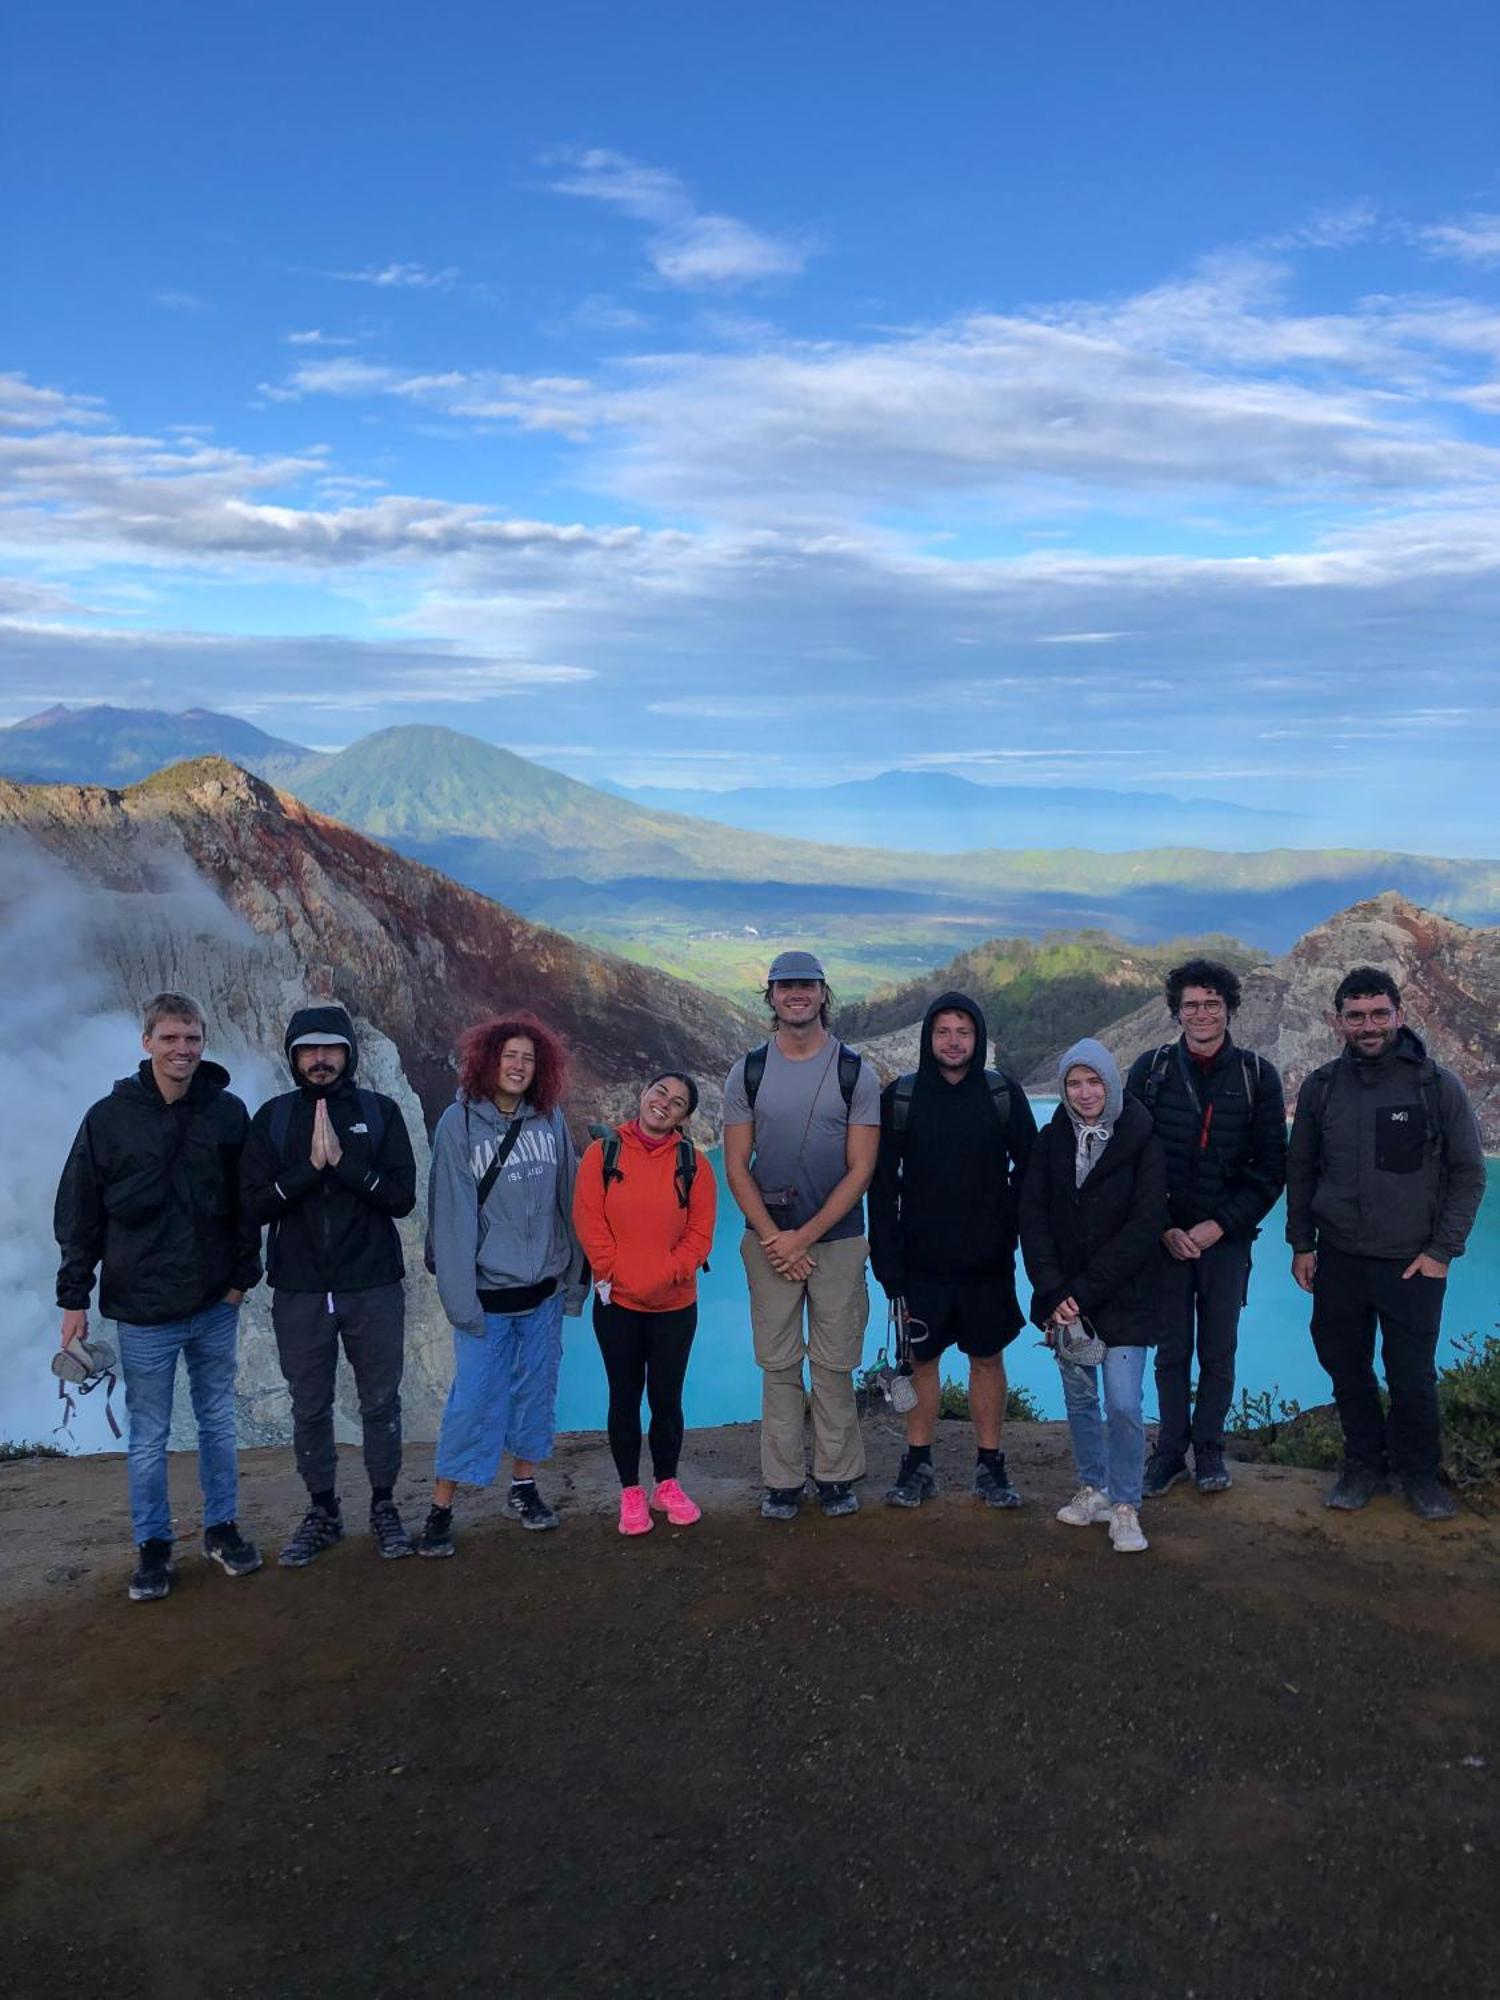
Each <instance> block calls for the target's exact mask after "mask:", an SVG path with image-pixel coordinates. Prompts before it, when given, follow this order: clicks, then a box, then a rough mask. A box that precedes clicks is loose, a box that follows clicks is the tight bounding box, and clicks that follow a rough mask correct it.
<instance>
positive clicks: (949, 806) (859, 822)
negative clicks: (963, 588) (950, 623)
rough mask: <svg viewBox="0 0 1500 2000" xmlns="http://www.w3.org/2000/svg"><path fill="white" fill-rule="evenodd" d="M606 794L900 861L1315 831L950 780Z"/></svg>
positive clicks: (1077, 793)
mask: <svg viewBox="0 0 1500 2000" xmlns="http://www.w3.org/2000/svg"><path fill="white" fill-rule="evenodd" d="M599 789H600V790H601V791H607V792H613V793H614V794H615V796H616V797H617V798H622V799H629V800H630V801H631V802H632V803H633V804H635V805H642V806H653V807H655V808H656V809H657V810H658V811H662V812H678V813H692V814H694V815H696V816H697V817H698V818H699V819H709V820H714V821H716V822H718V823H719V824H720V825H722V826H738V827H743V828H744V829H745V830H746V831H748V832H751V833H775V834H781V835H784V836H792V837H794V838H796V839H798V840H818V841H834V842H838V843H842V844H844V845H853V846H856V847H897V848H900V849H901V850H902V851H903V852H913V853H928V854H956V853H958V852H960V851H961V850H963V849H967V848H975V847H1040V846H1053V845H1063V844H1065V845H1067V846H1068V847H1091V848H1096V849H1097V850H1098V851H1099V852H1101V853H1104V854H1118V853H1123V852H1125V851H1126V850H1128V849H1131V848H1139V847H1163V846H1166V847H1176V846H1183V845H1189V844H1190V845H1192V846H1194V847H1208V848H1230V849H1233V848H1240V847H1247V846H1257V845H1270V844H1272V843H1273V842H1274V843H1275V844H1276V845H1278V846H1284V845H1285V844H1286V843H1287V842H1288V841H1289V840H1292V839H1295V838H1296V837H1297V835H1298V832H1299V830H1302V831H1305V830H1306V829H1307V828H1308V827H1309V826H1310V824H1311V822H1310V821H1309V820H1307V819H1305V818H1303V817H1301V816H1299V815H1297V814H1294V813H1283V812H1269V811H1264V810H1262V809H1260V808H1257V807H1255V806H1241V805H1234V804H1232V803H1231V802H1230V801H1229V800H1227V799H1212V798H1204V799H1180V798H1175V797H1173V796H1172V795H1170V794H1169V793H1166V792H1121V791H1099V790H1097V789H1095V788H1094V787H1092V786H1088V787H1085V786H1080V785H1061V786H1051V785H1015V784H1006V785H979V784H975V783H974V782H973V780H972V779H970V778H958V777H954V776H952V775H951V774H950V773H948V772H946V771H882V772H881V773H880V775H879V776H878V777H874V778H855V779H851V780H849V781H848V782H846V783H843V784H837V785H808V786H790V785H745V786H740V787H738V788H736V789H735V790H732V791H723V792H712V791H677V790H671V789H668V788H667V787H664V786H650V785H637V786H630V785H616V784H612V783H610V782H609V781H607V780H606V781H603V782H601V784H600V786H599Z"/></svg>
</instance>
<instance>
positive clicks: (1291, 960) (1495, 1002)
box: [1033, 892, 1500, 1152]
mask: <svg viewBox="0 0 1500 2000" xmlns="http://www.w3.org/2000/svg"><path fill="white" fill-rule="evenodd" d="M1355 965H1377V966H1380V967H1381V968H1382V969H1383V970H1385V971H1387V972H1389V973H1390V974H1391V976H1392V977H1393V978H1394V980H1395V982H1396V984H1397V985H1398V986H1399V987H1400V989H1401V996H1402V1004H1403V1006H1404V1008H1405V1011H1406V1019H1407V1024H1408V1026H1410V1027H1411V1028H1413V1029H1414V1030H1415V1031H1416V1033H1417V1034H1419V1035H1420V1036H1421V1037H1422V1039H1423V1041H1424V1042H1425V1043H1426V1044H1427V1049H1428V1053H1429V1054H1430V1055H1432V1056H1433V1057H1435V1058H1436V1060H1437V1061H1438V1062H1440V1063H1444V1064H1446V1065H1447V1067H1448V1068H1449V1069H1451V1070H1453V1071H1454V1073H1455V1074H1456V1075H1457V1076H1458V1077H1459V1079H1460V1080H1461V1081H1462V1083H1463V1084H1464V1086H1465V1088H1466V1089H1467V1090H1468V1092H1469V1095H1470V1098H1471V1099H1472V1101H1473V1105H1474V1110H1475V1113H1476V1115H1477V1116H1478V1119H1479V1128H1480V1131H1481V1132H1482V1133H1483V1134H1484V1143H1485V1147H1486V1149H1487V1150H1488V1151H1490V1152H1497V1151H1500V930H1479V929H1474V928H1472V927H1471V926H1469V925H1467V924H1459V923H1454V922H1453V921H1452V920H1451V919H1450V918H1448V917H1440V916H1437V915H1435V914H1434V913H1433V912H1432V911H1431V910H1424V909H1420V908H1419V907H1418V906H1417V905H1416V904H1415V903H1409V902H1408V901H1407V900H1406V898H1405V897H1404V896H1398V895H1396V894H1395V893H1394V892H1391V893H1388V894H1386V895H1383V896H1372V897H1371V898H1370V899H1369V901H1368V902H1364V903H1355V904H1354V905H1352V907H1351V908H1349V909H1347V910H1341V911H1340V912H1339V913H1338V915H1337V916H1334V917H1330V918H1329V919H1328V921H1327V923H1325V924H1319V925H1318V926H1317V927H1316V928H1315V929H1313V930H1310V931H1309V932H1308V933H1307V935H1306V937H1304V938H1302V939H1301V940H1299V942H1298V943H1297V944H1295V945H1294V946H1293V947H1292V949H1291V950H1290V951H1289V952H1287V953H1286V955H1285V956H1284V957H1283V958H1278V959H1277V960H1275V962H1274V963H1273V964H1270V965H1264V966H1259V967H1257V968H1256V970H1254V971H1253V972H1248V973H1246V974H1245V975H1244V979H1243V985H1244V1001H1243V1004H1242V1005H1241V1007H1240V1010H1239V1013H1238V1014H1237V1015H1236V1016H1235V1019H1234V1038H1235V1040H1236V1041H1237V1042H1242V1043H1244V1044H1245V1045H1246V1046H1247V1047H1249V1048H1253V1049H1258V1050H1259V1051H1260V1053H1261V1054H1262V1055H1264V1056H1267V1057H1269V1058H1270V1060H1271V1061H1272V1062H1274V1063H1275V1064H1276V1066H1277V1068H1278V1069H1279V1070H1280V1071H1281V1073H1282V1077H1283V1079H1284V1081H1285V1083H1286V1094H1287V1103H1288V1104H1289V1105H1290V1104H1292V1103H1293V1102H1295V1099H1296V1095H1297V1091H1298V1089H1299V1087H1300V1086H1301V1083H1302V1080H1303V1078H1304V1077H1305V1076H1306V1075H1307V1073H1308V1071H1309V1070H1313V1069H1316V1068H1317V1067H1318V1065H1319V1064H1320V1063H1324V1062H1327V1061H1328V1060H1329V1058H1330V1057H1332V1056H1336V1055H1337V1054H1338V1052H1339V1049H1340V1048H1341V1046H1342V1044H1341V1043H1340V1041H1339V1039H1338V1037H1337V1036H1336V1035H1335V1033H1334V1031H1333V1028H1332V1026H1331V1025H1330V1021H1331V1015H1332V1007H1333V994H1334V989H1335V988H1336V987H1337V985H1338V983H1339V980H1340V979H1341V978H1342V977H1343V975H1344V973H1346V972H1347V971H1348V970H1349V969H1350V967H1351V966H1355ZM1176 1033H1177V1024H1176V1023H1175V1022H1174V1021H1173V1019H1172V1017H1171V1015H1170V1014H1169V1013H1168V1012H1167V1009H1166V1003H1165V1002H1164V1001H1161V1000H1155V1001H1152V1002H1151V1003H1150V1004H1149V1005H1148V1006H1145V1007H1138V1008H1137V1009H1136V1011H1135V1012H1134V1013H1133V1014H1127V1015H1126V1016H1125V1018H1124V1019H1123V1020H1120V1021H1116V1022H1115V1023H1114V1025H1113V1026H1112V1027H1109V1028H1106V1029H1105V1030H1103V1032H1102V1033H1101V1035H1100V1037H1099V1039H1100V1040H1101V1041H1102V1042H1103V1043H1104V1044H1105V1045H1106V1046H1107V1047H1108V1048H1110V1049H1111V1050H1113V1051H1114V1053H1115V1054H1116V1055H1118V1056H1119V1057H1120V1058H1121V1060H1122V1062H1126V1063H1128V1062H1129V1061H1130V1060H1131V1059H1132V1058H1133V1057H1134V1056H1136V1055H1138V1054H1139V1052H1140V1051H1141V1050H1142V1049H1144V1048H1150V1047H1152V1046H1154V1045H1157V1044H1159V1043H1161V1042H1165V1041H1169V1040H1171V1039H1172V1038H1173V1037H1174V1036H1175V1035H1176ZM1033 1081H1034V1083H1035V1084H1036V1085H1037V1086H1038V1087H1041V1088H1044V1089H1050V1088H1051V1087H1052V1085H1053V1071H1052V1069H1051V1067H1050V1066H1048V1067H1046V1068H1045V1069H1039V1070H1038V1071H1037V1072H1036V1075H1035V1078H1034V1079H1033Z"/></svg>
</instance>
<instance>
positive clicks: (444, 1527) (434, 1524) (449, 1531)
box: [416, 1507, 453, 1556]
mask: <svg viewBox="0 0 1500 2000" xmlns="http://www.w3.org/2000/svg"><path fill="white" fill-rule="evenodd" d="M416 1551H417V1554H418V1555H419V1556H451V1555H452V1553H453V1509H452V1508H451V1507H429V1508H428V1510H427V1525H426V1526H425V1527H424V1528H423V1530H422V1532H421V1534H420V1535H418V1537H417V1540H416Z"/></svg>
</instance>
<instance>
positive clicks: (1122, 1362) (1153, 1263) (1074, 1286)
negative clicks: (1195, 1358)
mask: <svg viewBox="0 0 1500 2000" xmlns="http://www.w3.org/2000/svg"><path fill="white" fill-rule="evenodd" d="M1057 1082H1058V1094H1059V1096H1060V1097H1061V1099H1062V1102H1061V1103H1060V1104H1059V1105H1058V1107H1057V1110H1056V1112H1055V1113H1054V1114H1053V1116H1052V1118H1051V1120H1050V1122H1049V1123H1048V1124H1046V1125H1044V1126H1043V1128H1042V1130H1041V1132H1040V1133H1039V1135H1038V1137H1037V1142H1036V1145H1035V1146H1034V1147H1033V1148H1032V1152H1031V1163H1030V1165H1029V1166H1028V1168H1027V1170H1026V1180H1025V1183H1024V1185H1023V1187H1022V1190H1021V1253H1022V1255H1023V1256H1024V1258H1025V1260H1026V1269H1027V1272H1028V1273H1029V1275H1030V1277H1031V1282H1032V1286H1033V1288H1034V1289H1033V1291H1032V1297H1031V1317H1032V1319H1033V1321H1034V1322H1035V1323H1036V1325H1038V1326H1039V1327H1041V1328H1043V1329H1044V1331H1045V1332H1046V1334H1047V1338H1048V1341H1049V1343H1050V1344H1051V1345H1052V1346H1053V1347H1054V1348H1057V1349H1058V1350H1059V1363H1060V1367H1061V1373H1062V1384H1063V1400H1064V1403H1065V1405H1066V1407H1067V1412H1068V1429H1069V1431H1070V1432H1071V1434H1072V1439H1073V1455H1074V1458H1075V1460H1076V1461H1077V1466H1078V1478H1079V1482H1080V1484H1079V1490H1078V1492H1077V1493H1076V1494H1075V1495H1074V1496H1073V1498H1072V1499H1071V1500H1070V1501H1069V1502H1068V1504H1067V1505H1066V1506H1065V1507H1062V1508H1060V1509H1059V1511H1058V1516H1057V1518H1058V1519H1059V1520H1060V1521H1064V1522H1066V1523H1067V1525H1068V1526H1069V1527H1075V1528H1082V1527H1088V1526H1089V1525H1091V1524H1092V1523H1094V1522H1096V1521H1098V1522H1108V1524H1109V1536H1110V1541H1111V1544H1112V1545H1113V1547H1114V1548H1115V1550H1116V1551H1117V1552H1118V1553H1120V1554H1130V1553H1134V1552H1136V1551H1138V1550H1141V1549H1144V1548H1145V1547H1146V1537H1145V1536H1144V1535H1143V1534H1142V1533H1141V1524H1140V1516H1139V1511H1138V1510H1139V1508H1140V1503H1141V1481H1142V1475H1143V1472H1144V1470H1145V1462H1146V1430H1145V1425H1144V1424H1143V1422H1142V1420H1141V1385H1142V1382H1143V1380H1144V1377H1145V1371H1146V1350H1147V1349H1148V1347H1150V1346H1152V1345H1153V1344H1154V1343H1155V1340H1156V1315H1157V1299H1158V1297H1159V1294H1160V1283H1161V1265H1160V1259H1161V1258H1162V1256H1163V1255H1164V1252H1163V1251H1162V1248H1161V1238H1162V1236H1163V1234H1164V1233H1165V1231H1166V1228H1167V1163H1166V1156H1165V1155H1164V1153H1163V1152H1162V1147H1161V1141H1160V1140H1159V1139H1158V1138H1157V1136H1156V1133H1155V1130H1154V1129H1153V1126H1152V1121H1151V1115H1150V1113H1149V1112H1148V1111H1147V1110H1146V1109H1145V1108H1144V1106H1142V1105H1140V1104H1137V1103H1136V1102H1135V1100H1134V1099H1133V1098H1131V1099H1128V1100H1127V1099H1126V1097H1125V1093H1124V1087H1123V1085H1122V1083H1121V1081H1120V1071H1119V1066H1118V1064H1117V1063H1116V1062H1115V1059H1114V1057H1113V1056H1112V1055H1111V1054H1110V1052H1109V1050H1108V1049H1107V1048H1105V1047H1104V1045H1103V1044H1102V1043H1101V1042H1096V1041H1093V1040H1091V1039H1088V1038H1085V1039H1084V1040H1083V1041H1080V1042H1075V1043H1074V1044H1073V1046H1072V1048H1070V1049H1069V1050H1068V1051H1067V1052H1066V1053H1065V1054H1064V1056H1063V1057H1062V1060H1061V1061H1060V1062H1059V1063H1058V1066H1057ZM1079 1331H1081V1332H1082V1333H1084V1334H1088V1333H1092V1334H1093V1335H1095V1336H1096V1337H1097V1338H1098V1339H1099V1340H1100V1341H1101V1342H1102V1343H1103V1347H1104V1358H1103V1360H1102V1361H1101V1362H1100V1363H1099V1364H1098V1365H1097V1366H1086V1367H1085V1366H1080V1365H1079V1364H1078V1363H1077V1362H1075V1361H1072V1360H1068V1359H1066V1358H1065V1353H1064V1346H1063V1345H1062V1343H1064V1342H1065V1340H1066V1338H1067V1337H1069V1336H1072V1335H1074V1334H1075V1333H1077V1332H1079ZM1101 1377H1102V1379H1103V1387H1104V1408H1105V1416H1106V1418H1107V1425H1106V1423H1104V1422H1101V1420H1100V1415H1099V1385H1100V1378H1101Z"/></svg>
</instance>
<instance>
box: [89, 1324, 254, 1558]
mask: <svg viewBox="0 0 1500 2000" xmlns="http://www.w3.org/2000/svg"><path fill="white" fill-rule="evenodd" d="M239 1326H240V1309H239V1307H238V1306H232V1305H230V1304H228V1303H227V1301H224V1300H221V1301H220V1302H219V1304H218V1305H213V1306H207V1307H205V1308H204V1310H203V1311H202V1312H196V1313H194V1314H193V1315H192V1317H191V1318H190V1319H176V1320H171V1321H169V1322H168V1324H167V1325H165V1326H130V1325H127V1324H126V1323H125V1322H124V1321H123V1320H122V1321H120V1322H119V1327H118V1331H119V1335H120V1372H121V1373H122V1374H123V1375H124V1377H125V1410H126V1414H127V1416H128V1418H129V1422H130V1433H129V1444H128V1446H127V1454H126V1463H127V1467H128V1471H129V1475H130V1525H131V1532H132V1533H133V1534H134V1536H135V1539H136V1541H137V1542H150V1541H162V1542H170V1541H171V1539H172V1508H171V1503H170V1501H169V1500H168V1497H167V1437H168V1434H169V1432H170V1431H171V1428H172V1390H173V1387H174V1385H175V1383H176V1380H177V1357H178V1355H179V1354H181V1355H182V1356H183V1357H184V1359H185V1360H186V1362H187V1372H188V1389H189V1391H190V1392H191V1394H192V1398H193V1415H194V1417H195V1418H196V1419H197V1423H198V1483H199V1485H200V1486H201V1487H202V1488H203V1525H204V1527H205V1528H216V1527H217V1526H218V1525H219V1523H220V1522H221V1521H232V1520H233V1519H234V1516H235V1508H236V1506H237V1504H238V1500H239V1476H240V1475H239V1458H238V1455H237V1446H236V1441H235V1434H234V1371H235V1362H236V1358H237V1352H236V1350H237V1348H238V1345H239V1339H238V1336H239Z"/></svg>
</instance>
